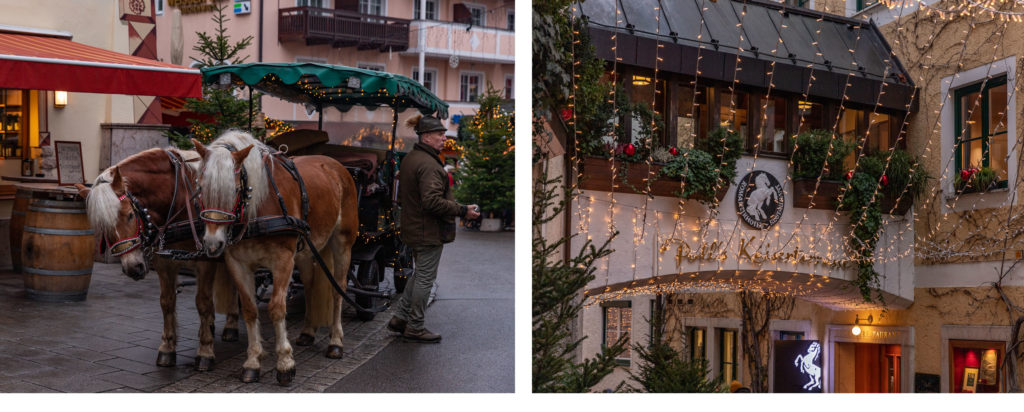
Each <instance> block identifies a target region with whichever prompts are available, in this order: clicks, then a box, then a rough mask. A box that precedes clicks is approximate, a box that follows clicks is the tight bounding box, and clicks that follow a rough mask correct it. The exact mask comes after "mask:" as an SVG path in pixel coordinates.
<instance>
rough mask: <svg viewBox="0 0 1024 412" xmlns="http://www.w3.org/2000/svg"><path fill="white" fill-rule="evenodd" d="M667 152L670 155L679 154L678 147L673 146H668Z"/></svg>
mask: <svg viewBox="0 0 1024 412" xmlns="http://www.w3.org/2000/svg"><path fill="white" fill-rule="evenodd" d="M668 153H669V154H670V155H672V156H679V149H676V148H675V146H673V147H670V148H668Z"/></svg>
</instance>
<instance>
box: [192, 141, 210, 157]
mask: <svg viewBox="0 0 1024 412" xmlns="http://www.w3.org/2000/svg"><path fill="white" fill-rule="evenodd" d="M192 145H193V146H195V147H196V152H197V153H199V157H201V158H203V159H206V154H207V153H208V152H207V150H206V146H203V143H202V142H200V141H198V140H196V139H192Z"/></svg>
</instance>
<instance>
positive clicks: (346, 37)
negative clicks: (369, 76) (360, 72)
mask: <svg viewBox="0 0 1024 412" xmlns="http://www.w3.org/2000/svg"><path fill="white" fill-rule="evenodd" d="M277 37H278V39H279V40H280V41H282V42H286V41H305V42H306V45H313V44H330V45H331V46H332V47H356V48H358V49H359V50H373V49H376V50H380V51H388V50H392V51H405V50H406V49H408V48H409V20H406V19H397V18H394V17H387V16H377V15H371V14H361V13H355V12H351V11H347V10H335V9H321V8H316V7H290V8H285V9H280V11H279V15H278V35H277Z"/></svg>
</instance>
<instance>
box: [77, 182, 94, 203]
mask: <svg viewBox="0 0 1024 412" xmlns="http://www.w3.org/2000/svg"><path fill="white" fill-rule="evenodd" d="M75 189H78V195H79V196H81V197H82V199H86V198H88V197H89V192H92V189H90V188H88V187H86V186H85V185H83V184H81V183H75Z"/></svg>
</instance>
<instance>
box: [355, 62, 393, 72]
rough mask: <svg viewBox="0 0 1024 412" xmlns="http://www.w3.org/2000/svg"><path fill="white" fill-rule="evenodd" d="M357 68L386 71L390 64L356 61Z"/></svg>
mask: <svg viewBox="0 0 1024 412" xmlns="http://www.w3.org/2000/svg"><path fill="white" fill-rule="evenodd" d="M356 68H358V69H363V70H373V71H378V72H384V73H386V72H387V71H388V65H386V64H384V63H376V62H356Z"/></svg>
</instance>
